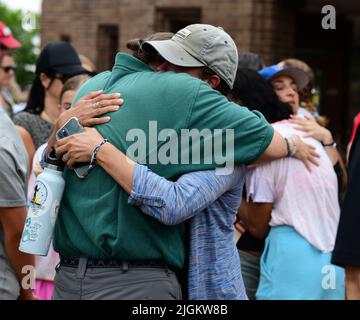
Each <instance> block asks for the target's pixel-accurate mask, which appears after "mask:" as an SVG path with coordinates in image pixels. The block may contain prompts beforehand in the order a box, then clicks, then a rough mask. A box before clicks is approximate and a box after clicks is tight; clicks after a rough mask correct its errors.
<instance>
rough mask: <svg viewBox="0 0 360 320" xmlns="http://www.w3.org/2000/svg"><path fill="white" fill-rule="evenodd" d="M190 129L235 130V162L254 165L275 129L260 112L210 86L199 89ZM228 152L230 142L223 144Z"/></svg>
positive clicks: (203, 85) (204, 84)
mask: <svg viewBox="0 0 360 320" xmlns="http://www.w3.org/2000/svg"><path fill="white" fill-rule="evenodd" d="M189 127H190V128H196V129H198V130H202V129H205V128H207V129H210V130H214V129H223V130H225V129H233V130H234V131H233V133H234V153H233V156H234V162H235V163H236V164H251V163H253V162H255V161H256V160H257V159H258V158H259V157H260V156H261V155H262V154H263V153H264V151H265V150H266V148H267V147H268V146H269V145H270V143H271V141H272V138H273V135H274V129H273V127H272V126H271V125H270V124H269V123H268V122H267V121H266V119H265V118H264V116H263V115H262V114H261V113H260V112H258V111H250V110H249V109H247V108H246V107H241V106H239V105H237V104H235V103H233V102H229V101H228V99H227V98H226V97H225V96H223V95H221V94H220V93H219V92H218V91H216V90H213V89H212V88H211V87H210V86H209V85H208V84H206V83H203V84H201V85H200V87H199V92H198V96H197V99H196V100H195V103H194V105H193V108H192V113H191V117H190V119H189ZM222 144H223V150H225V147H226V146H225V144H226V141H225V140H224V141H223V142H222Z"/></svg>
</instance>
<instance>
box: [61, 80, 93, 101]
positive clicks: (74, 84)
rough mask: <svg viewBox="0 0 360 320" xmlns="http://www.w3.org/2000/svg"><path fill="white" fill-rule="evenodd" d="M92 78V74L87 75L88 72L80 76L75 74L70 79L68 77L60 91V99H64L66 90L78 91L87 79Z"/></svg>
mask: <svg viewBox="0 0 360 320" xmlns="http://www.w3.org/2000/svg"><path fill="white" fill-rule="evenodd" d="M89 79H90V76H89V75H87V74H80V75H78V76H74V77H71V78H70V79H68V80H67V81H66V82H65V83H64V85H63V87H62V89H61V93H60V100H61V99H62V96H63V95H64V93H65V92H66V91H71V90H73V91H77V90H78V89H79V88H80V86H81V85H82V84H83V83H84V82H85V81H87V80H89Z"/></svg>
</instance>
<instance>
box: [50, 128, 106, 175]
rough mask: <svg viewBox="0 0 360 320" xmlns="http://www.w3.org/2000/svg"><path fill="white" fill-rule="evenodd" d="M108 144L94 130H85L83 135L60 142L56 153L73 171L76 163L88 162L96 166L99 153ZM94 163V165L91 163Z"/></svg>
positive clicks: (57, 143) (57, 144)
mask: <svg viewBox="0 0 360 320" xmlns="http://www.w3.org/2000/svg"><path fill="white" fill-rule="evenodd" d="M105 142H107V140H106V139H104V138H103V137H102V136H101V134H100V133H99V132H98V131H97V130H96V129H94V128H85V131H84V132H82V133H78V134H74V135H72V136H69V137H66V138H63V139H61V140H58V141H57V142H56V144H55V151H56V155H57V157H58V158H62V159H63V161H64V162H65V163H66V165H67V166H68V167H69V168H70V169H73V168H74V165H75V163H76V162H86V163H89V165H95V162H96V156H97V153H98V152H100V151H101V148H102V147H103V145H104V143H105ZM91 162H92V163H91Z"/></svg>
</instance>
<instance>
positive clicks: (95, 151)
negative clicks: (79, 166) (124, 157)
mask: <svg viewBox="0 0 360 320" xmlns="http://www.w3.org/2000/svg"><path fill="white" fill-rule="evenodd" d="M108 141H109V140H108V139H104V140H103V141H101V142H100V143H99V144H98V145H97V146H96V147H95V148H94V150H93V151H92V153H91V160H90V164H89V169H92V168H93V167H95V166H96V155H97V153H98V152H99V150H100V148H101V146H102V145H104V144H105V143H106V142H108Z"/></svg>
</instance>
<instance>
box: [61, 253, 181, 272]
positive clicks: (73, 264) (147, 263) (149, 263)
mask: <svg viewBox="0 0 360 320" xmlns="http://www.w3.org/2000/svg"><path fill="white" fill-rule="evenodd" d="M60 266H63V267H70V268H77V267H78V266H79V258H76V257H65V256H60ZM124 266H128V267H138V268H141V267H143V268H164V269H169V270H172V271H174V272H175V270H174V268H172V267H170V266H169V265H168V264H167V263H166V262H165V261H163V260H129V261H126V260H121V259H93V258H88V259H87V267H88V268H116V267H124Z"/></svg>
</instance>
